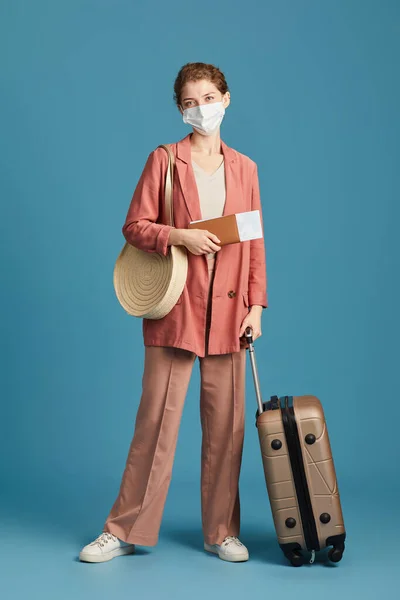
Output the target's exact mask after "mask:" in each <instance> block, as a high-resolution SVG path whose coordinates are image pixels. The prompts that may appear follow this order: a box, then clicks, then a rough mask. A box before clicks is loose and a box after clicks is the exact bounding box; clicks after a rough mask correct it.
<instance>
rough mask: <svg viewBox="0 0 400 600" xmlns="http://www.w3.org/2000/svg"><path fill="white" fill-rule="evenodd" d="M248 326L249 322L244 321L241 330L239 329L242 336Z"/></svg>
mask: <svg viewBox="0 0 400 600" xmlns="http://www.w3.org/2000/svg"><path fill="white" fill-rule="evenodd" d="M246 327H247V322H246V321H243V323H242V325H241V327H240V330H239V337H242V335H244V332H245V331H246Z"/></svg>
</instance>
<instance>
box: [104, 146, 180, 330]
mask: <svg viewBox="0 0 400 600" xmlns="http://www.w3.org/2000/svg"><path fill="white" fill-rule="evenodd" d="M159 148H164V149H165V150H166V151H167V152H168V168H167V173H166V180H165V206H166V214H167V215H168V216H169V219H168V220H169V225H172V226H174V216H173V201H172V182H173V171H174V155H173V153H172V151H171V150H170V149H169V147H168V146H166V145H164V144H161V145H160V146H159ZM187 271H188V259H187V250H186V248H185V247H184V246H174V245H171V246H169V248H168V254H167V255H166V256H163V255H162V254H159V253H158V252H146V251H145V250H140V249H139V248H136V247H135V246H132V245H131V244H128V243H125V245H124V247H123V248H122V250H121V252H120V254H119V256H118V258H117V260H116V263H115V267H114V278H113V280H114V289H115V293H116V295H117V298H118V300H119V302H120V304H121V306H122V307H123V308H124V309H125V311H126V312H127V313H128V314H130V315H132V316H134V317H142V318H146V319H162V317H164V316H165V315H166V314H168V313H169V312H170V311H171V310H172V308H173V307H174V306H175V304H176V302H177V301H178V298H179V296H180V295H181V293H182V291H183V288H184V287H185V283H186V278H187Z"/></svg>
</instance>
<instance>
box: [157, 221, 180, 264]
mask: <svg viewBox="0 0 400 600" xmlns="http://www.w3.org/2000/svg"><path fill="white" fill-rule="evenodd" d="M171 229H175V228H174V227H172V225H163V226H162V227H160V231H159V232H158V235H157V239H156V252H158V253H159V254H162V255H163V256H167V254H168V238H169V233H170V231H171Z"/></svg>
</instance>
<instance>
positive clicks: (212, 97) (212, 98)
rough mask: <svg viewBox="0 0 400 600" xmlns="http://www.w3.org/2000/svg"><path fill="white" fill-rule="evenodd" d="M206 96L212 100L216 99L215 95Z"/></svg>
mask: <svg viewBox="0 0 400 600" xmlns="http://www.w3.org/2000/svg"><path fill="white" fill-rule="evenodd" d="M206 98H211V100H214V96H206Z"/></svg>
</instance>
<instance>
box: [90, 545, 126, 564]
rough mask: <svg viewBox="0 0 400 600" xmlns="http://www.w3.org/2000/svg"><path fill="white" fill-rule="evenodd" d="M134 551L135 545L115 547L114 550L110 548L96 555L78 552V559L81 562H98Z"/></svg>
mask: <svg viewBox="0 0 400 600" xmlns="http://www.w3.org/2000/svg"><path fill="white" fill-rule="evenodd" d="M134 552H135V546H126V547H125V548H116V549H115V550H111V551H110V552H107V554H100V555H98V556H97V555H95V554H87V553H85V552H80V553H79V560H81V561H82V562H91V563H100V562H106V561H108V560H111V559H112V558H115V557H116V556H123V555H125V554H134Z"/></svg>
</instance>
